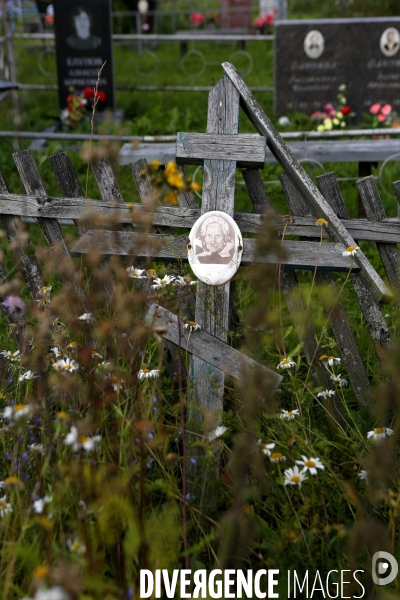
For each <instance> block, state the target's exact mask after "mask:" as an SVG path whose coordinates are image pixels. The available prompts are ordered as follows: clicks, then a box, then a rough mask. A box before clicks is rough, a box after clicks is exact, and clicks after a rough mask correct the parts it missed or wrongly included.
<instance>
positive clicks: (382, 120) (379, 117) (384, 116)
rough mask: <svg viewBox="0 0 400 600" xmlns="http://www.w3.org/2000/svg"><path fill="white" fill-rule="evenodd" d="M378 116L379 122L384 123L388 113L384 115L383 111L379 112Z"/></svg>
mask: <svg viewBox="0 0 400 600" xmlns="http://www.w3.org/2000/svg"><path fill="white" fill-rule="evenodd" d="M377 118H378V121H379V123H383V122H384V121H386V115H384V114H382V113H379V115H378V117H377Z"/></svg>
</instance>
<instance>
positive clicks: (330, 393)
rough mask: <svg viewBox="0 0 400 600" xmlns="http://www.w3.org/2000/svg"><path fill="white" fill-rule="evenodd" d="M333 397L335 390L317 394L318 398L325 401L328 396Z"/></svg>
mask: <svg viewBox="0 0 400 600" xmlns="http://www.w3.org/2000/svg"><path fill="white" fill-rule="evenodd" d="M334 395H335V390H324V391H323V392H319V393H318V394H317V396H318V398H324V400H327V398H329V397H330V396H334Z"/></svg>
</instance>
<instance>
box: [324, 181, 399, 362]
mask: <svg viewBox="0 0 400 600" xmlns="http://www.w3.org/2000/svg"><path fill="white" fill-rule="evenodd" d="M317 185H318V187H319V189H320V191H321V193H322V194H323V196H324V198H325V199H326V201H327V202H329V204H330V205H331V207H332V209H333V210H334V211H335V213H336V214H337V216H338V217H339V218H340V219H343V221H342V222H343V223H345V222H346V221H345V219H349V218H350V215H349V212H348V210H347V207H346V204H345V202H344V199H343V197H342V194H341V192H340V188H339V184H338V182H337V179H336V177H335V174H334V173H327V174H326V175H321V176H319V177H317ZM364 223H365V224H366V225H367V223H368V222H366V221H364ZM355 239H356V240H357V238H356V237H355ZM361 239H363V238H362V237H361ZM389 239H390V238H389ZM390 241H391V240H390ZM350 278H351V281H352V283H353V286H354V291H355V293H356V296H357V299H358V303H359V305H360V308H361V311H362V313H363V316H364V319H365V323H366V325H367V327H368V331H369V333H370V336H371V339H372V343H373V345H374V348H375V350H376V353H377V355H378V357H379V358H380V359H381V360H382V359H383V358H384V356H385V350H387V349H388V348H389V347H390V346H391V345H392V340H391V337H390V333H389V329H388V326H387V324H386V321H385V319H384V317H383V315H382V311H381V310H380V308H379V305H378V303H377V302H376V300H375V298H374V297H373V296H372V294H371V292H370V291H369V289H368V288H367V286H366V285H365V283H364V282H363V280H362V279H361V278H360V276H359V274H358V273H353V272H352V273H351V274H350Z"/></svg>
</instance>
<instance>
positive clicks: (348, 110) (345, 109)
mask: <svg viewBox="0 0 400 600" xmlns="http://www.w3.org/2000/svg"><path fill="white" fill-rule="evenodd" d="M351 112H353V111H352V109H351V108H350V106H347V105H346V106H343V108H342V110H341V113H342V115H343V116H344V117H345V116H346V115H349V114H350V113H351Z"/></svg>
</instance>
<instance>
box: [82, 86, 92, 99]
mask: <svg viewBox="0 0 400 600" xmlns="http://www.w3.org/2000/svg"><path fill="white" fill-rule="evenodd" d="M83 97H84V98H85V100H90V99H91V98H94V89H93V88H91V87H85V89H84V90H83Z"/></svg>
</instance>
